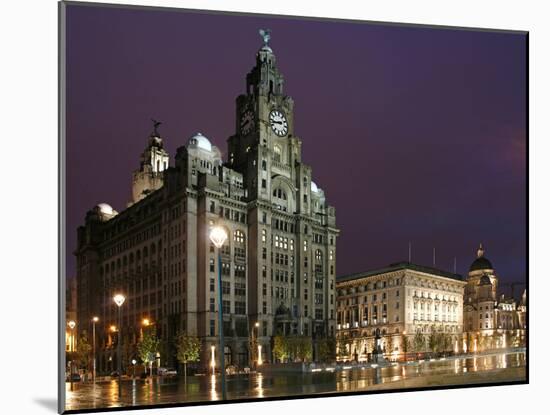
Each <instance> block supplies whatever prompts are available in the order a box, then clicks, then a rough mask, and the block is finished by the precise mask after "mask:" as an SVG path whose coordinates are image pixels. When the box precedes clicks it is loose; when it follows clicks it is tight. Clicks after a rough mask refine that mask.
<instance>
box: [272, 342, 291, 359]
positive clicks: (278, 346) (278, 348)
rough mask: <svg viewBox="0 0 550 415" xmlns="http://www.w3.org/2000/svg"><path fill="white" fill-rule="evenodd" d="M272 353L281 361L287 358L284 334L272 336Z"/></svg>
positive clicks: (286, 343)
mask: <svg viewBox="0 0 550 415" xmlns="http://www.w3.org/2000/svg"><path fill="white" fill-rule="evenodd" d="M273 354H274V355H275V358H276V359H279V360H280V361H281V362H284V361H285V360H286V359H287V358H288V339H287V338H286V337H285V336H280V335H278V336H275V337H274V338H273Z"/></svg>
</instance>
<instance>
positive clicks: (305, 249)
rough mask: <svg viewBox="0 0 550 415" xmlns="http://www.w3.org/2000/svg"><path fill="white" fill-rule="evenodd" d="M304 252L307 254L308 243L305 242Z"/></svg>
mask: <svg viewBox="0 0 550 415" xmlns="http://www.w3.org/2000/svg"><path fill="white" fill-rule="evenodd" d="M304 252H307V241H304Z"/></svg>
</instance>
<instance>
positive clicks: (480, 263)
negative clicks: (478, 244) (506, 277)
mask: <svg viewBox="0 0 550 415" xmlns="http://www.w3.org/2000/svg"><path fill="white" fill-rule="evenodd" d="M482 269H493V264H491V261H489V260H488V259H487V258H485V257H484V256H480V257H479V258H476V259H475V261H474V262H472V265H470V271H479V270H482Z"/></svg>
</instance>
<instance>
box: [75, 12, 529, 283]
mask: <svg viewBox="0 0 550 415" xmlns="http://www.w3.org/2000/svg"><path fill="white" fill-rule="evenodd" d="M259 28H270V29H271V30H272V40H271V42H270V45H271V47H272V48H273V51H274V53H275V54H276V56H277V61H278V66H279V68H280V70H281V71H282V73H283V74H284V76H285V93H286V94H288V95H290V96H292V97H293V98H294V101H295V133H296V135H298V136H299V137H300V138H301V139H302V141H303V160H304V161H305V162H306V163H308V164H309V165H311V166H312V169H313V179H314V181H315V182H316V183H317V184H318V186H319V187H321V188H323V189H324V191H325V194H326V196H327V198H328V201H329V202H330V204H332V205H334V206H335V207H336V213H337V225H338V227H339V228H340V229H341V236H340V238H339V239H338V261H337V273H338V275H344V274H348V273H353V272H359V271H364V270H367V269H372V268H376V267H380V266H385V265H387V264H389V263H391V262H396V261H400V260H406V259H407V255H408V241H412V247H413V248H412V253H413V258H412V259H413V262H416V263H420V264H425V265H431V263H432V248H433V247H434V246H435V247H436V249H437V259H436V265H437V266H438V267H440V268H442V269H446V270H452V268H453V258H454V257H455V256H456V257H457V264H458V272H459V273H462V274H464V273H466V272H467V269H468V266H469V265H470V263H471V262H472V260H473V259H474V256H475V249H476V247H477V245H478V244H479V243H480V242H483V244H484V245H485V247H486V256H487V257H488V258H489V259H490V260H491V261H492V262H493V265H494V266H495V268H496V270H497V273H498V274H499V276H500V277H501V280H504V281H524V280H525V278H526V261H527V257H526V131H525V130H526V110H525V102H526V99H525V98H526V65H525V62H526V59H525V57H526V38H525V36H524V35H521V34H511V33H492V32H475V31H461V30H442V29H433V28H420V27H395V26H384V25H373V24H364V23H363V24H358V23H347V22H346V23H344V22H334V21H307V20H299V19H288V18H285V19H283V18H273V17H271V18H263V17H255V16H235V15H214V14H201V13H188V12H174V11H158V10H132V9H116V8H106V7H103V8H100V7H98V8H93V7H84V6H74V5H71V6H69V7H68V21H67V39H68V40H67V230H68V235H67V239H68V247H67V249H68V274H69V275H74V274H75V260H74V257H73V255H72V252H73V250H74V248H75V244H76V227H77V226H78V225H79V224H81V223H82V222H83V220H84V216H85V213H86V211H87V210H89V209H90V208H91V207H93V206H94V205H96V204H97V203H100V202H106V203H109V204H111V205H112V206H113V207H114V208H115V209H117V210H122V209H123V208H124V207H125V205H126V202H127V201H128V200H129V199H130V194H131V174H132V171H133V170H135V169H136V168H137V167H138V166H139V155H140V153H141V151H142V150H143V148H144V146H145V144H146V142H147V137H148V135H149V134H150V132H151V121H150V119H151V118H152V117H153V118H157V119H159V120H161V121H162V122H163V124H162V126H161V128H160V132H161V134H162V136H163V137H164V142H165V145H166V147H167V149H168V151H169V152H170V154H171V157H172V162H173V156H174V155H175V151H176V148H178V147H179V146H182V145H184V144H186V142H187V139H188V138H189V136H190V135H192V134H193V133H194V132H196V131H201V132H202V133H203V134H205V135H206V136H207V137H209V138H210V139H211V141H212V142H213V143H214V144H215V145H216V146H218V147H219V148H220V149H221V150H222V152H223V153H224V158H225V154H226V149H227V144H226V139H227V138H228V137H229V136H230V135H232V134H233V133H234V113H235V105H234V103H235V98H236V97H237V95H239V94H240V93H243V92H244V86H245V76H246V73H247V72H248V71H249V70H250V69H251V68H252V66H253V65H254V62H255V53H256V51H257V50H258V49H259V47H260V46H261V38H260V36H259V35H258V29H259Z"/></svg>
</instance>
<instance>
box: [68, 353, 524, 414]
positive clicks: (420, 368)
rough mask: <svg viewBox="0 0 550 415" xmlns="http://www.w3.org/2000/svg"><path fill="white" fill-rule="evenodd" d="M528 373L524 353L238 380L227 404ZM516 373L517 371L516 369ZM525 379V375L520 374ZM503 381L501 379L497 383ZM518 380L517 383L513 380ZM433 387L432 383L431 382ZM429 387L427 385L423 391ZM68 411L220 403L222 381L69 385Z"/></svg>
mask: <svg viewBox="0 0 550 415" xmlns="http://www.w3.org/2000/svg"><path fill="white" fill-rule="evenodd" d="M524 367H525V353H522V352H520V353H507V354H506V353H501V354H494V355H489V356H478V357H465V358H448V359H446V360H434V361H424V362H409V363H408V364H395V365H394V366H390V367H382V368H381V367H378V368H354V369H351V368H350V369H344V370H339V371H321V372H316V373H308V374H302V373H277V374H271V373H270V374H261V373H254V374H250V375H233V376H227V377H226V385H227V398H228V399H247V398H264V397H273V396H290V395H304V394H314V393H327V392H349V391H360V390H369V389H374V388H378V387H381V386H382V387H386V386H388V389H389V388H391V387H392V385H391V384H389V383H390V382H397V383H396V384H395V387H396V388H404V387H405V388H406V387H418V386H423V385H422V384H419V383H418V382H419V381H422V382H424V381H426V382H427V383H426V385H438V386H439V385H452V384H459V383H461V384H463V383H468V382H469V381H470V380H469V379H470V378H471V379H472V382H475V381H476V380H474V379H477V377H476V376H477V375H479V374H481V375H483V374H484V372H486V373H487V376H486V377H485V378H482V380H477V382H480V381H481V382H491V381H493V379H494V381H506V380H508V379H507V377H506V376H507V374H508V373H511V370H514V373H515V374H517V372H518V370H517V368H524ZM514 368H516V369H514ZM521 373H523V372H521ZM497 376H498V378H497ZM509 380H517V379H509ZM428 381H429V382H428ZM424 386H425V385H424ZM66 388H67V389H66V390H67V395H66V396H67V404H66V409H67V410H70V409H87V408H101V407H114V406H133V405H154V404H167V403H181V402H198V401H212V400H219V399H221V388H220V376H191V377H188V378H187V385H186V384H185V383H184V380H183V377H181V378H172V379H154V380H153V381H149V382H145V381H144V380H127V381H122V397H121V398H119V397H118V384H117V382H116V381H110V382H102V383H97V384H95V385H94V384H91V383H75V384H74V385H73V390H72V391H71V390H70V384H69V383H67V384H66Z"/></svg>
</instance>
